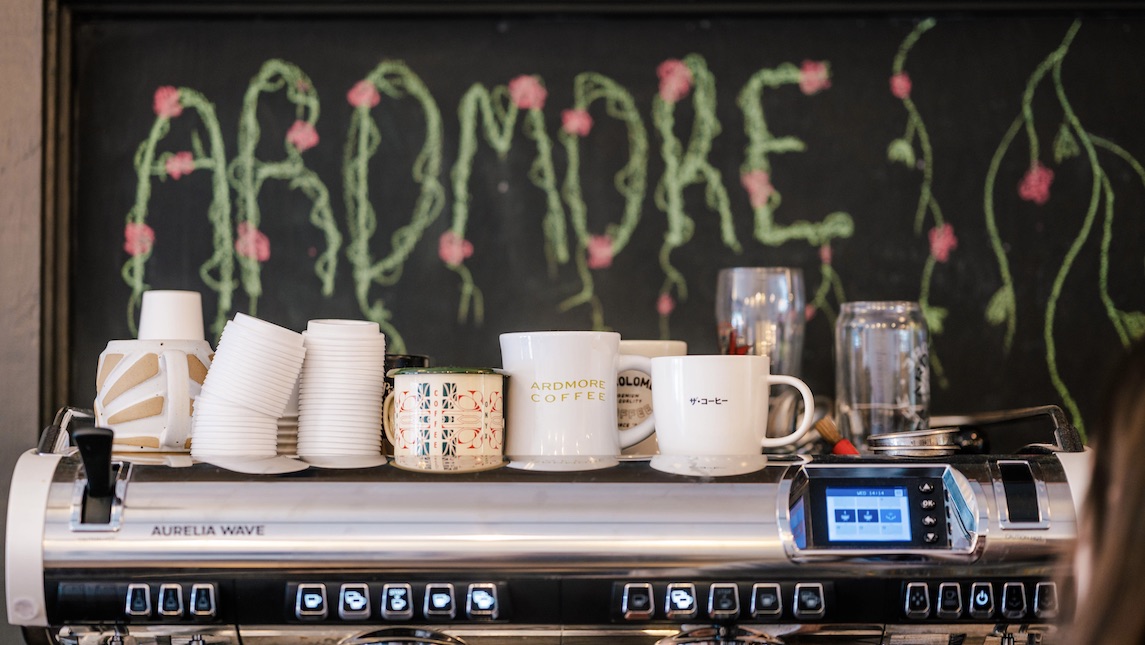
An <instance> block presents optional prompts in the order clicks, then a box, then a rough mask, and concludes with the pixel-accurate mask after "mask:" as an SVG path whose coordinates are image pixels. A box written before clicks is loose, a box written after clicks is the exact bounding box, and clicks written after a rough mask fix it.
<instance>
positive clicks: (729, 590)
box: [708, 582, 739, 620]
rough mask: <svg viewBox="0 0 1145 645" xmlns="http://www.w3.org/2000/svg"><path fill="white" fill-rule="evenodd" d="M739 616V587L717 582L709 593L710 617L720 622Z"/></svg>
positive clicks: (729, 583)
mask: <svg viewBox="0 0 1145 645" xmlns="http://www.w3.org/2000/svg"><path fill="white" fill-rule="evenodd" d="M736 616H739V585H737V584H736V583H734V582H716V583H713V584H712V588H711V589H710V590H709V591H708V617H709V618H712V619H715V620H719V619H724V618H735V617H736Z"/></svg>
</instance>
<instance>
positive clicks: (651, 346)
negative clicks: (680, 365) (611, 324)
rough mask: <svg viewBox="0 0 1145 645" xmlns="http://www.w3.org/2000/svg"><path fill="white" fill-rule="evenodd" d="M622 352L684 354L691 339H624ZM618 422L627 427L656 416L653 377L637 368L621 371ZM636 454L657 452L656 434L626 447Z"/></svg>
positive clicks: (628, 452)
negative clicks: (686, 341)
mask: <svg viewBox="0 0 1145 645" xmlns="http://www.w3.org/2000/svg"><path fill="white" fill-rule="evenodd" d="M620 353H621V355H624V354H633V355H636V356H647V357H648V358H655V357H657V356H683V355H684V354H687V353H688V343H685V342H684V341H682V340H629V339H626V338H622V339H620ZM616 403H617V412H616V415H617V425H618V427H619V428H620V429H621V430H627V429H628V428H631V427H633V426H635V425H636V424H637V423H640V422H641V421H643V420H645V419H647V418H649V417H651V416H652V379H651V378H649V376H648V375H647V374H643V373H641V372H639V371H637V370H627V371H624V372H621V373H620V376H618V377H617V379H616ZM623 452H624V454H625V455H630V456H632V457H637V456H645V455H654V454H656V453H657V452H659V448H658V447H657V444H656V434H655V433H653V434H652V436H650V437H648V438H647V439H645V440H643V441H641V442H640V443H638V444H636V445H634V446H629V447H627V448H625V449H624V450H623Z"/></svg>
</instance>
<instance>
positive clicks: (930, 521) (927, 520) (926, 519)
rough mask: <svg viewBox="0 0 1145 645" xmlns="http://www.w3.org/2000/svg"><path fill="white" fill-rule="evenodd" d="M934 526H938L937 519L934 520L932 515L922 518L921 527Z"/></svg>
mask: <svg viewBox="0 0 1145 645" xmlns="http://www.w3.org/2000/svg"><path fill="white" fill-rule="evenodd" d="M935 524H938V518H936V517H935V516H933V515H923V516H922V525H923V526H934V525H935Z"/></svg>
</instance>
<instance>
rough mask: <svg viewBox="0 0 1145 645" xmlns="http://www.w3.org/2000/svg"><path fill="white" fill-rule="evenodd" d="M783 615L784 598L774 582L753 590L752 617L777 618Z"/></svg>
mask: <svg viewBox="0 0 1145 645" xmlns="http://www.w3.org/2000/svg"><path fill="white" fill-rule="evenodd" d="M781 613H783V596H782V595H781V594H780V593H779V585H778V584H776V583H774V582H769V583H759V584H756V585H755V586H753V587H752V588H751V617H752V618H776V617H778V616H779V615H780V614H781Z"/></svg>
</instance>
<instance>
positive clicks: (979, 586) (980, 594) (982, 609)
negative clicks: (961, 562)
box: [970, 582, 994, 618]
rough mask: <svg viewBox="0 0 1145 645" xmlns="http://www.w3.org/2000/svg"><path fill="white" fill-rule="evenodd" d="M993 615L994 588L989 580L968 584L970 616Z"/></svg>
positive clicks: (982, 616)
mask: <svg viewBox="0 0 1145 645" xmlns="http://www.w3.org/2000/svg"><path fill="white" fill-rule="evenodd" d="M993 615H994V588H993V587H992V586H990V583H989V582H975V583H974V584H972V585H970V616H971V617H972V618H990V617H991V616H993Z"/></svg>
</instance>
